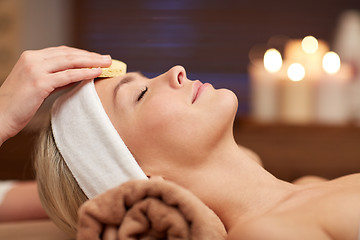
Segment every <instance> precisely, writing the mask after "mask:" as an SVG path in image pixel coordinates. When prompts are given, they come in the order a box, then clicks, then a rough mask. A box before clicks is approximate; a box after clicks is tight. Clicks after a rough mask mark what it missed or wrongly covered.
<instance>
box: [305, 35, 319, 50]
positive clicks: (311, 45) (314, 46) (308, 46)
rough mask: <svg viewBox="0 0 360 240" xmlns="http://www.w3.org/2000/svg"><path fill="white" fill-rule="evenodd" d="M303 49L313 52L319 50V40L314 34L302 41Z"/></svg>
mask: <svg viewBox="0 0 360 240" xmlns="http://www.w3.org/2000/svg"><path fill="white" fill-rule="evenodd" d="M301 46H302V49H303V50H304V52H306V53H309V54H312V53H315V52H316V51H317V50H318V47H319V43H318V40H317V39H316V38H315V37H313V36H306V37H304V39H303V40H302V42H301Z"/></svg>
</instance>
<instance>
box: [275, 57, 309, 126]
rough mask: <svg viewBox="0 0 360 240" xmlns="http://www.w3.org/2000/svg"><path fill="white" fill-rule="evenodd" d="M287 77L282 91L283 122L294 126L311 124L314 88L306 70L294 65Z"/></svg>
mask: <svg viewBox="0 0 360 240" xmlns="http://www.w3.org/2000/svg"><path fill="white" fill-rule="evenodd" d="M287 76H288V79H286V80H285V81H283V85H282V91H281V92H282V96H281V120H282V121H283V122H285V123H293V124H305V123H309V122H310V121H312V118H313V104H312V103H313V88H312V85H311V82H309V80H308V79H307V77H306V71H305V68H304V67H303V66H302V65H301V64H300V63H293V64H291V65H290V66H289V67H288V69H287Z"/></svg>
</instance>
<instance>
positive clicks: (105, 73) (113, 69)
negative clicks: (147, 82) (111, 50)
mask: <svg viewBox="0 0 360 240" xmlns="http://www.w3.org/2000/svg"><path fill="white" fill-rule="evenodd" d="M125 73H126V64H125V63H123V62H122V61H119V60H115V59H113V60H112V64H111V66H110V67H108V68H102V73H101V74H100V76H98V77H100V78H107V77H116V76H120V75H124V74H125Z"/></svg>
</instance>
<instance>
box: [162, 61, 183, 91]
mask: <svg viewBox="0 0 360 240" xmlns="http://www.w3.org/2000/svg"><path fill="white" fill-rule="evenodd" d="M165 75H166V78H167V79H168V81H169V84H170V86H171V87H173V88H180V87H182V86H183V85H184V83H185V81H186V79H187V78H186V71H185V68H184V67H183V66H175V67H172V68H170V70H169V71H167V73H165Z"/></svg>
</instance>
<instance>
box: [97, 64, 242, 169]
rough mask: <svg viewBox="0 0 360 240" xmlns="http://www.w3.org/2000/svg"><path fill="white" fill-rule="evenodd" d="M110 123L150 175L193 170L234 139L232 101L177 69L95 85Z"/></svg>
mask: <svg viewBox="0 0 360 240" xmlns="http://www.w3.org/2000/svg"><path fill="white" fill-rule="evenodd" d="M95 87H96V90H97V92H98V95H99V97H100V99H101V102H102V104H103V106H104V108H105V111H106V113H107V114H108V116H109V118H110V120H111V121H112V123H113V125H114V126H115V128H116V130H117V131H118V132H119V134H120V136H121V137H122V139H123V140H124V142H125V144H126V145H127V146H128V148H129V149H130V151H131V152H132V154H133V155H134V157H135V159H136V160H137V161H138V162H139V164H140V166H141V167H142V169H143V170H144V171H145V173H146V174H148V175H158V174H160V175H163V174H161V173H163V172H164V171H171V169H173V167H194V164H197V163H201V160H202V159H205V158H206V154H209V153H210V152H211V149H212V148H214V147H216V144H218V143H219V142H220V141H221V140H222V139H223V138H224V137H225V136H226V135H228V134H229V133H230V135H232V124H233V120H234V116H235V113H236V109H237V99H236V96H235V95H234V94H233V93H232V92H231V91H229V90H226V89H219V90H216V89H214V88H213V87H212V85H211V84H208V83H205V84H203V83H201V82H200V81H199V80H196V81H191V80H189V79H187V77H186V72H185V69H184V68H183V67H181V66H175V67H173V68H171V69H170V70H169V71H167V72H166V73H164V74H162V75H160V76H158V77H156V78H153V79H149V78H146V77H144V76H143V75H141V74H140V73H127V74H126V75H124V76H120V77H116V78H109V79H103V80H97V81H96V82H95Z"/></svg>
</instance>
